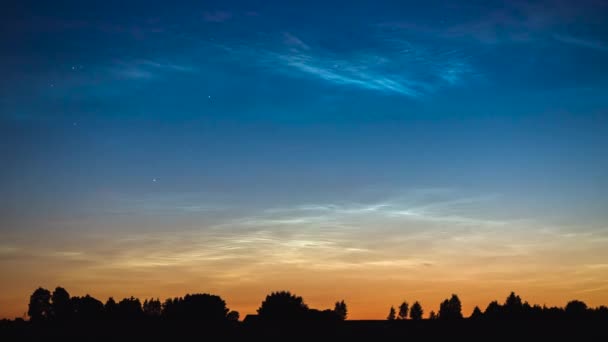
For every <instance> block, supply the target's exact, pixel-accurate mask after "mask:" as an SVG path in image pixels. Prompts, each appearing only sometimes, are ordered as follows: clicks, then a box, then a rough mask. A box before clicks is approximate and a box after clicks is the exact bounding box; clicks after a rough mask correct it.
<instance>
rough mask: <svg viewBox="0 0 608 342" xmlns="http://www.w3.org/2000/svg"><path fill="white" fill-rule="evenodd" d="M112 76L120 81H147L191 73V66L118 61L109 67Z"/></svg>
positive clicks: (143, 60) (144, 60)
mask: <svg viewBox="0 0 608 342" xmlns="http://www.w3.org/2000/svg"><path fill="white" fill-rule="evenodd" d="M109 70H111V72H112V74H114V75H115V76H116V77H117V78H120V79H130V80H149V79H153V78H157V77H160V76H162V75H166V74H169V73H192V72H196V71H197V69H196V68H195V67H193V66H189V65H183V64H176V63H171V62H162V61H157V60H150V59H137V60H129V61H118V62H115V63H114V65H112V66H110V67H109Z"/></svg>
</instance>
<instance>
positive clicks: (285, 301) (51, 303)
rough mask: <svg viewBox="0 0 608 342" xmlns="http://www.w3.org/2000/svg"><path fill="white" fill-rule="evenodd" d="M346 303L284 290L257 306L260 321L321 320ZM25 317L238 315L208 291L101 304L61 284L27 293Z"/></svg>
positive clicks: (210, 318)
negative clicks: (312, 304) (319, 303)
mask: <svg viewBox="0 0 608 342" xmlns="http://www.w3.org/2000/svg"><path fill="white" fill-rule="evenodd" d="M347 315H348V309H347V306H346V303H345V302H344V301H343V300H342V301H338V302H336V303H335V307H334V309H333V310H330V309H327V310H317V309H311V308H309V307H308V305H306V304H305V303H304V300H303V299H302V297H299V296H296V295H293V294H291V293H290V292H287V291H279V292H273V293H271V294H269V295H268V296H266V299H265V300H264V301H263V302H262V304H261V306H260V308H259V309H258V316H259V319H262V320H270V321H272V320H307V319H309V320H325V321H340V320H344V319H346V317H347ZM28 316H29V317H30V321H32V322H43V321H54V322H61V321H69V320H142V319H154V318H158V319H163V320H180V321H186V320H193V321H206V322H222V321H224V322H235V321H238V320H239V318H240V315H239V313H238V312H237V311H231V310H230V309H229V308H228V307H227V306H226V302H225V301H224V300H223V299H222V298H221V297H220V296H217V295H212V294H208V293H202V294H200V293H195V294H187V295H185V296H184V297H175V298H168V299H166V300H165V301H164V302H162V303H161V301H160V300H159V299H158V298H156V299H154V298H150V299H145V300H144V301H143V303H142V302H141V301H140V300H139V299H138V298H135V297H130V298H124V299H122V300H121V301H119V302H116V301H115V300H114V298H112V297H110V298H108V300H107V301H106V302H105V304H104V303H102V302H101V301H99V300H98V299H96V298H94V297H92V296H90V295H88V294H87V295H86V296H84V297H70V295H69V293H68V292H67V291H66V290H65V289H64V288H62V287H57V288H56V289H55V291H53V292H52V293H51V292H50V291H49V290H47V289H44V288H38V289H36V290H35V291H34V292H33V293H32V295H31V296H30V302H29V308H28Z"/></svg>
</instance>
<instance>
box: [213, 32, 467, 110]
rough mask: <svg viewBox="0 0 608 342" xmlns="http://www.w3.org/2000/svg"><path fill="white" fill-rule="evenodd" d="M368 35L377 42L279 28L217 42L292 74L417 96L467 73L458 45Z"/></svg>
mask: <svg viewBox="0 0 608 342" xmlns="http://www.w3.org/2000/svg"><path fill="white" fill-rule="evenodd" d="M372 39H373V40H374V41H375V42H376V43H377V45H378V47H376V48H374V49H372V50H370V49H368V48H366V47H365V46H361V47H359V48H357V47H354V48H353V49H349V50H348V51H340V50H335V49H329V48H327V47H323V46H321V45H318V44H312V43H309V42H307V41H306V40H305V39H303V38H301V37H298V36H296V35H295V34H293V33H288V32H285V33H283V37H282V41H280V42H276V41H275V42H274V43H273V44H264V43H260V44H257V45H251V44H224V45H220V47H222V48H223V49H225V50H226V51H227V52H229V53H230V54H231V55H232V57H233V58H237V59H238V60H239V61H242V60H251V61H253V63H255V65H257V66H258V67H260V68H262V69H264V70H269V71H273V72H277V73H280V74H282V75H285V76H288V77H292V78H310V79H317V80H321V81H324V82H325V83H327V84H329V85H335V86H341V87H351V88H358V89H364V90H372V91H376V92H379V93H385V94H397V95H404V96H408V97H412V98H419V97H423V96H425V95H429V94H432V93H434V92H436V91H438V90H439V89H441V88H443V87H448V86H457V85H460V84H461V83H463V82H464V80H465V79H466V77H467V76H469V75H470V74H472V73H473V68H472V67H471V65H470V63H469V61H468V58H467V56H465V55H464V54H462V53H461V52H460V51H458V50H443V49H437V48H434V49H428V48H425V47H422V46H420V45H418V44H414V43H411V42H408V41H405V40H402V39H400V38H398V37H394V36H392V35H390V34H387V33H385V32H377V34H375V35H374V36H373V37H372Z"/></svg>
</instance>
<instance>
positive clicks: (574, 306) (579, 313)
mask: <svg viewBox="0 0 608 342" xmlns="http://www.w3.org/2000/svg"><path fill="white" fill-rule="evenodd" d="M565 311H566V315H568V316H569V317H570V318H575V319H581V318H585V317H586V316H587V304H585V302H581V301H580V300H572V301H569V302H568V304H566V308H565Z"/></svg>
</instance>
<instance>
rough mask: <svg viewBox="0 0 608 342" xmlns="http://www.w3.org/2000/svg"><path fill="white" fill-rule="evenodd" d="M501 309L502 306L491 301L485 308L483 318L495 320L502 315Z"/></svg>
mask: <svg viewBox="0 0 608 342" xmlns="http://www.w3.org/2000/svg"><path fill="white" fill-rule="evenodd" d="M502 312H503V309H502V305H500V304H498V301H492V302H490V304H488V306H487V307H486V311H484V314H483V315H484V317H487V318H491V319H496V318H499V317H500V316H501V315H502Z"/></svg>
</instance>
